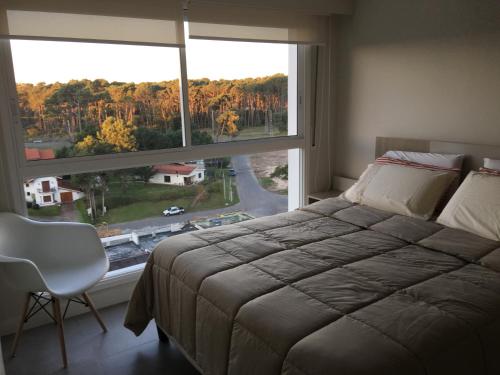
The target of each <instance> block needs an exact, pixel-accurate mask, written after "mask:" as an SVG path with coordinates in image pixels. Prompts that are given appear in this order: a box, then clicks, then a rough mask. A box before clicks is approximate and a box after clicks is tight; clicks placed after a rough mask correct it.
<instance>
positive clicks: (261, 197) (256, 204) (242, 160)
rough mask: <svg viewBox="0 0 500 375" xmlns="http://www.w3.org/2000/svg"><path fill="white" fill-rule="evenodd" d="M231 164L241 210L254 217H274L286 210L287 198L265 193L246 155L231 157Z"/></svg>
mask: <svg viewBox="0 0 500 375" xmlns="http://www.w3.org/2000/svg"><path fill="white" fill-rule="evenodd" d="M231 164H232V165H233V168H234V170H235V171H236V185H237V186H238V195H239V197H240V204H241V210H242V211H245V212H248V213H249V214H250V215H252V216H255V217H260V216H268V215H274V214H277V213H280V212H285V211H287V210H288V197H287V196H286V195H281V194H277V193H272V192H270V191H267V190H266V189H264V188H263V187H262V186H260V184H259V181H258V180H257V178H256V177H255V174H254V173H253V170H252V167H251V166H250V160H249V158H248V156H246V155H238V156H233V157H232V158H231Z"/></svg>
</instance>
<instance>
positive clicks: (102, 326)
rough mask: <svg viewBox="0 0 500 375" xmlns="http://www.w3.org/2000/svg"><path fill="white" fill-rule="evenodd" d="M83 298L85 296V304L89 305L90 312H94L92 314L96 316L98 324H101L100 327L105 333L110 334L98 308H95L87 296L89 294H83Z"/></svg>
mask: <svg viewBox="0 0 500 375" xmlns="http://www.w3.org/2000/svg"><path fill="white" fill-rule="evenodd" d="M82 296H83V299H84V300H85V303H87V305H88V306H89V308H90V311H92V314H94V316H95V318H96V320H97V322H98V323H99V325H100V326H101V328H102V330H103V332H105V333H106V332H108V329H107V328H106V325H105V324H104V322H103V320H102V319H101V316H100V315H99V313H98V312H97V310H96V308H95V306H94V303H93V302H92V300H91V299H90V297H89V295H88V294H87V292H85V293H83V294H82Z"/></svg>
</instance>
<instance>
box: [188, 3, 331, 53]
mask: <svg viewBox="0 0 500 375" xmlns="http://www.w3.org/2000/svg"><path fill="white" fill-rule="evenodd" d="M187 17H188V21H189V37H190V38H194V39H214V40H237V41H254V42H276V43H291V44H311V45H323V44H326V43H327V41H328V18H329V17H328V16H326V15H315V14H308V13H306V12H303V11H298V10H290V9H280V10H277V9H269V8H258V7H251V6H242V5H228V4H217V3H211V2H203V1H192V2H191V3H190V4H189V9H188V12H187Z"/></svg>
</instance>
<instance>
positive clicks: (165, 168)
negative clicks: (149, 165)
mask: <svg viewBox="0 0 500 375" xmlns="http://www.w3.org/2000/svg"><path fill="white" fill-rule="evenodd" d="M154 168H155V171H156V172H158V173H165V174H181V175H190V174H191V173H192V172H193V171H194V170H195V169H196V165H187V164H180V163H172V164H161V165H155V167H154Z"/></svg>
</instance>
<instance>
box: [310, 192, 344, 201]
mask: <svg viewBox="0 0 500 375" xmlns="http://www.w3.org/2000/svg"><path fill="white" fill-rule="evenodd" d="M340 194H342V192H341V191H339V190H328V191H320V192H317V193H310V194H309V195H308V196H307V204H311V203H314V202H318V201H320V200H323V199H327V198H335V197H338V196H339V195H340Z"/></svg>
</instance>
